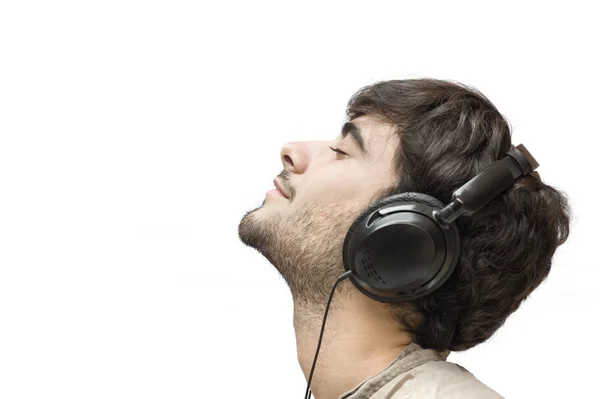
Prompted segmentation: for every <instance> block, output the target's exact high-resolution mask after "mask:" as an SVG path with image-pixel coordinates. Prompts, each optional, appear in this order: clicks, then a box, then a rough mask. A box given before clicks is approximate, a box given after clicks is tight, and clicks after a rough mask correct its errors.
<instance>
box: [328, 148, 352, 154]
mask: <svg viewBox="0 0 600 399" xmlns="http://www.w3.org/2000/svg"><path fill="white" fill-rule="evenodd" d="M329 149H330V150H331V151H333V152H337V153H338V154H342V155H348V154H346V153H345V152H344V151H342V150H340V149H339V148H334V147H331V146H330V147H329Z"/></svg>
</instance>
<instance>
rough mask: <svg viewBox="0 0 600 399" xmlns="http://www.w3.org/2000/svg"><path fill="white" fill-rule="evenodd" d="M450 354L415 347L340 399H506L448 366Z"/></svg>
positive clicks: (470, 376) (464, 372)
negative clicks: (447, 359)
mask: <svg viewBox="0 0 600 399" xmlns="http://www.w3.org/2000/svg"><path fill="white" fill-rule="evenodd" d="M448 354H449V352H437V351H434V350H432V349H423V348H421V347H420V346H419V345H417V344H415V343H411V344H410V345H408V346H407V347H406V348H405V349H404V350H403V351H402V353H400V354H399V355H398V357H397V358H396V359H395V360H394V361H393V362H392V363H391V364H390V365H389V366H388V367H386V368H385V369H383V370H382V371H381V372H380V373H379V374H377V375H375V376H373V377H369V378H367V379H366V380H365V381H363V382H361V383H360V384H358V385H357V386H356V387H354V388H353V389H351V390H350V391H348V392H346V393H344V394H343V395H342V396H340V398H339V399H367V398H369V399H459V398H460V399H503V398H502V396H500V395H499V394H498V393H497V392H495V391H494V390H492V389H491V388H489V387H488V386H487V385H485V384H484V383H482V382H481V381H479V380H478V379H477V378H475V376H474V375H473V374H471V373H470V372H469V371H467V370H466V369H465V368H463V367H461V366H459V365H457V364H454V363H450V362H447V361H446V358H447V357H448Z"/></svg>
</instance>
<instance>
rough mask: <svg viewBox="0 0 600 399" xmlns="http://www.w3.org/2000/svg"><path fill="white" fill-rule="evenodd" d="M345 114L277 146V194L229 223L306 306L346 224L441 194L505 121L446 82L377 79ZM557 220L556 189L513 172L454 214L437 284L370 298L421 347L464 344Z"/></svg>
mask: <svg viewBox="0 0 600 399" xmlns="http://www.w3.org/2000/svg"><path fill="white" fill-rule="evenodd" d="M347 114H348V116H349V122H351V124H345V125H344V127H343V128H342V131H341V132H340V134H339V135H338V137H337V138H336V139H335V140H332V141H322V142H303V143H290V144H287V145H285V146H284V147H283V149H282V151H281V157H282V161H283V164H284V171H283V172H282V174H281V176H280V178H281V180H280V181H281V183H282V185H283V188H284V191H286V193H287V196H288V197H289V199H286V198H283V197H278V196H274V195H267V198H266V199H265V202H264V203H263V206H262V207H260V208H257V209H256V210H253V211H251V212H249V213H248V214H246V215H245V216H244V218H243V219H242V221H241V223H240V226H239V234H240V238H241V239H242V241H243V242H244V243H246V244H247V245H250V246H252V247H254V248H256V249H257V250H258V251H260V252H261V253H262V254H263V255H264V256H265V257H267V258H268V259H269V260H270V261H271V263H273V264H274V265H275V266H276V268H277V269H278V270H279V272H280V273H281V275H282V276H283V277H284V279H285V280H286V282H287V283H288V285H289V287H290V290H291V292H292V295H293V296H294V300H295V301H296V302H297V303H303V304H305V305H307V306H311V305H315V306H321V305H322V304H323V303H324V302H325V301H326V300H327V298H328V295H329V292H330V290H331V288H332V286H333V283H334V282H335V280H336V278H337V277H338V276H339V275H340V274H341V273H342V272H343V263H342V246H343V241H344V238H345V236H346V232H347V230H348V227H350V225H351V224H352V222H353V220H354V219H355V218H356V217H357V216H358V215H359V214H360V213H361V212H362V211H363V210H364V209H366V208H367V207H368V206H369V205H370V204H371V203H372V202H374V201H376V200H378V199H380V198H382V197H384V196H386V195H390V194H395V193H401V192H409V191H411V192H421V193H425V194H429V195H431V196H434V197H437V198H438V199H440V200H441V201H442V202H444V203H448V202H449V201H450V198H451V195H452V192H453V191H454V190H456V189H457V188H458V187H460V186H461V185H463V184H464V183H465V182H467V181H468V180H470V179H471V178H472V177H473V176H475V175H476V174H478V173H479V172H481V171H482V170H483V169H485V168H486V167H487V166H488V165H489V164H491V163H492V162H493V161H495V160H497V159H500V158H501V157H502V156H504V154H505V153H506V152H507V151H508V150H509V148H510V145H511V137H510V128H509V126H508V123H507V122H506V120H505V119H504V118H503V117H502V115H501V114H500V113H499V112H498V110H497V109H496V108H495V107H494V106H493V105H492V103H491V102H490V101H489V100H488V99H487V98H486V97H484V96H483V95H482V94H481V93H479V92H477V91H475V90H473V89H471V88H468V87H465V86H462V85H459V84H456V83H452V82H446V81H439V80H432V79H418V80H395V81H388V82H381V83H378V84H375V85H372V86H368V87H366V88H363V89H362V90H360V91H359V92H357V93H356V94H355V95H354V96H352V98H351V99H350V101H349V103H348V107H347ZM330 147H333V148H339V149H340V150H342V151H344V152H345V153H347V154H348V155H342V154H338V153H335V152H333V151H332V150H331V149H330ZM569 220H570V210H569V207H568V204H567V200H566V197H565V196H564V195H563V194H561V193H560V192H559V191H558V190H556V189H554V188H552V187H550V186H547V185H545V184H544V183H541V182H540V181H538V180H536V179H535V178H533V177H530V176H528V177H525V178H522V179H519V180H518V181H517V182H516V184H515V186H514V187H512V188H511V189H509V190H507V191H505V192H504V193H502V194H501V195H500V196H498V197H497V198H496V199H494V200H492V201H491V202H490V203H488V204H487V205H486V206H484V207H483V208H482V209H481V210H480V211H478V212H477V213H476V214H475V215H472V216H467V217H462V218H459V219H458V221H457V224H458V227H459V230H460V232H461V239H462V242H461V256H460V259H459V262H458V265H457V267H456V269H455V271H454V273H453V275H452V276H451V277H450V279H449V280H448V281H447V282H446V283H445V284H444V285H443V286H442V287H441V288H440V289H439V290H437V291H436V292H434V293H433V294H431V295H429V296H427V297H425V298H421V299H417V300H414V301H412V302H410V303H406V304H395V305H382V306H387V307H388V308H389V310H390V311H391V314H393V315H394V317H396V318H397V320H398V322H399V323H401V325H402V326H403V328H404V329H405V330H407V331H409V332H411V333H412V334H413V336H414V340H415V341H416V342H417V343H418V344H420V345H421V346H423V347H428V348H435V349H440V350H447V349H450V350H464V349H467V348H470V347H472V346H474V345H476V344H478V343H480V342H483V341H485V340H486V339H487V338H489V337H490V336H491V335H492V334H493V333H494V332H495V331H496V330H497V329H498V328H499V327H500V326H501V325H502V324H503V323H504V321H505V320H506V318H507V317H508V316H509V315H510V314H511V313H512V312H513V311H514V310H516V309H517V308H518V307H519V305H520V303H521V302H522V301H523V300H524V299H525V298H526V297H527V296H528V295H529V294H530V293H531V292H532V291H533V290H534V289H535V288H536V287H537V286H538V285H539V284H540V283H541V282H542V281H543V280H544V279H545V278H546V276H547V274H548V272H549V270H550V264H551V258H552V256H553V254H554V251H555V250H556V248H557V246H558V245H560V244H562V243H563V242H564V241H565V240H566V238H567V237H568V234H569ZM340 288H341V287H340ZM344 288H345V289H346V290H352V289H354V288H353V287H351V285H350V284H348V285H345V287H344ZM337 295H343V292H342V293H340V292H338V293H336V296H337Z"/></svg>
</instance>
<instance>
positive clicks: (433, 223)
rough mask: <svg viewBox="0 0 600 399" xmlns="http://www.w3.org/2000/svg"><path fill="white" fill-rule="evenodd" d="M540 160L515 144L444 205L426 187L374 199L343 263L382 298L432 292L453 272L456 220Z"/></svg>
mask: <svg viewBox="0 0 600 399" xmlns="http://www.w3.org/2000/svg"><path fill="white" fill-rule="evenodd" d="M538 166H539V164H538V163H537V161H536V160H535V159H534V158H533V156H532V155H531V154H530V153H529V151H527V149H526V148H525V146H523V145H522V144H520V145H518V146H516V147H515V146H511V148H510V150H509V151H508V152H507V153H506V155H505V156H504V157H503V158H502V159H500V160H498V161H495V162H494V163H492V164H491V165H490V166H488V167H487V168H486V169H485V170H483V171H482V172H481V173H479V174H478V175H477V176H475V177H474V178H472V179H471V180H469V181H468V182H467V183H465V184H464V185H463V186H462V187H460V188H459V189H458V190H456V191H454V193H453V194H452V201H451V202H450V204H448V205H444V204H443V203H442V202H441V201H440V200H438V199H437V198H434V197H432V196H429V195H426V194H422V193H411V192H406V193H401V194H396V195H392V196H388V197H385V198H383V199H381V200H379V201H376V202H375V203H373V204H371V205H370V206H369V207H368V209H366V210H365V211H364V212H363V213H362V214H361V215H360V216H359V217H358V218H357V219H356V220H355V221H354V223H353V224H352V226H351V227H350V228H349V229H348V233H347V234H346V239H345V241H344V249H343V260H344V268H345V269H346V271H351V272H352V274H351V276H350V280H351V281H352V283H353V284H354V285H355V286H356V288H358V290H359V291H361V292H362V293H364V294H365V295H367V296H368V297H370V298H372V299H375V300H377V301H380V302H406V301H410V300H413V299H416V298H419V297H421V296H425V295H427V294H430V293H431V292H433V291H434V290H436V289H437V288H439V287H440V286H441V285H442V284H443V283H444V282H445V281H446V280H447V279H448V278H449V277H450V275H451V274H452V272H453V271H454V268H455V266H456V264H457V262H458V259H459V256H460V234H459V231H458V228H457V226H456V223H455V220H456V219H457V218H458V217H460V216H462V215H464V214H467V215H470V214H473V213H475V212H476V211H478V210H479V209H481V208H482V207H483V206H484V205H485V204H487V203H488V202H490V201H491V200H492V199H494V198H495V197H496V196H498V195H499V194H500V193H502V192H503V191H504V190H506V189H508V188H510V187H511V186H512V185H513V184H514V182H515V180H517V179H518V178H519V177H521V176H524V175H527V174H532V175H533V176H534V177H535V178H537V179H538V180H539V179H540V177H539V174H538V173H537V172H534V170H535V169H536V168H537V167H538Z"/></svg>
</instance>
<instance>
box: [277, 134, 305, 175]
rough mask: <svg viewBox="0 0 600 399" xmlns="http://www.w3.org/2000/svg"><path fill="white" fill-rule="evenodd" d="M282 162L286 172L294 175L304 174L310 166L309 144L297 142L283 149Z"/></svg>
mask: <svg viewBox="0 0 600 399" xmlns="http://www.w3.org/2000/svg"><path fill="white" fill-rule="evenodd" d="M280 155H281V161H282V163H283V167H284V169H285V170H287V171H289V172H293V173H303V172H304V171H305V170H306V167H307V164H308V146H307V143H304V142H299V141H295V142H292V143H286V144H284V145H283V147H281V154H280Z"/></svg>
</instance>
